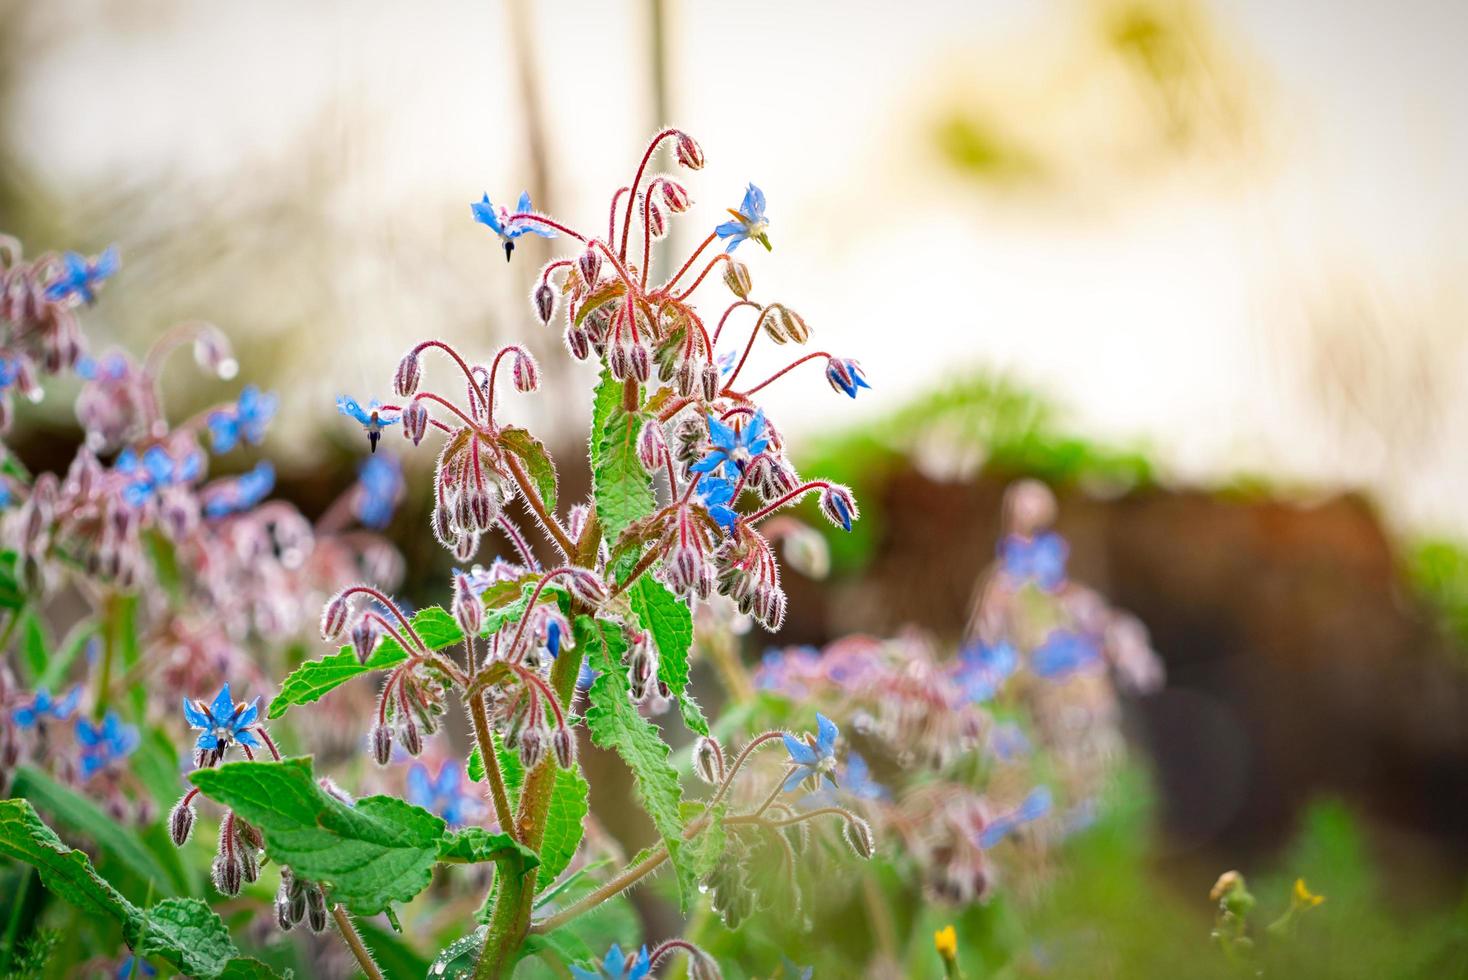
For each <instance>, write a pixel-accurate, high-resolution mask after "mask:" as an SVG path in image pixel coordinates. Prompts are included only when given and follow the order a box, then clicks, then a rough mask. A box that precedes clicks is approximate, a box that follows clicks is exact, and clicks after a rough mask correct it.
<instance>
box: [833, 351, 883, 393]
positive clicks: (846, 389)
mask: <svg viewBox="0 0 1468 980" xmlns="http://www.w3.org/2000/svg"><path fill="white" fill-rule="evenodd" d="M826 380H827V381H829V382H830V383H831V387H832V388H834V389H836V390H837V391H839V392H841V393H842V394H844V395H847V396H848V397H850V398H855V397H856V393H857V391H858V390H859V389H861V388H866V389H869V390H870V388H871V387H872V386H871V385H869V384H867V377H866V375H865V374H864V373H863V372H862V369H861V365H860V364H858V363H856V362H855V361H853V360H852V359H851V358H849V357H847V358H841V357H832V358H828V359H827V361H826Z"/></svg>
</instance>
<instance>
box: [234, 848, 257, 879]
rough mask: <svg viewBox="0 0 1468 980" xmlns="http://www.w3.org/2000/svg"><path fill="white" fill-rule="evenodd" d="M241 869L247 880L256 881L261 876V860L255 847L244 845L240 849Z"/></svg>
mask: <svg viewBox="0 0 1468 980" xmlns="http://www.w3.org/2000/svg"><path fill="white" fill-rule="evenodd" d="M238 854H239V859H240V871H241V872H242V874H243V875H244V879H245V881H248V882H254V881H258V880H259V878H260V862H259V860H258V859H256V857H255V849H254V848H253V847H243V848H241V849H240V850H239V852H238Z"/></svg>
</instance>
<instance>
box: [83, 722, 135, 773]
mask: <svg viewBox="0 0 1468 980" xmlns="http://www.w3.org/2000/svg"><path fill="white" fill-rule="evenodd" d="M76 740H77V742H79V743H80V744H81V747H82V756H81V763H82V779H91V778H92V776H93V775H95V774H96V773H97V772H98V771H99V770H101V769H105V768H106V767H107V766H109V765H111V764H112V763H114V762H116V761H118V760H119V759H125V758H127V756H128V755H130V754H131V753H132V751H133V750H134V749H136V748H137V747H138V730H137V729H136V728H134V727H133V726H132V725H125V724H123V722H122V719H121V718H118V717H117V713H116V712H115V711H109V712H107V715H106V716H105V717H104V718H103V719H102V724H100V725H93V724H92V723H91V722H89V721H87V719H85V718H78V719H77V720H76Z"/></svg>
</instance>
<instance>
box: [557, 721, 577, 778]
mask: <svg viewBox="0 0 1468 980" xmlns="http://www.w3.org/2000/svg"><path fill="white" fill-rule="evenodd" d="M551 749H552V751H554V752H555V754H556V765H558V766H560V767H561V768H562V769H570V768H571V767H572V766H574V765H576V736H575V735H573V734H571V729H569V728H566V727H565V726H561V727H559V728H557V729H556V730H555V731H554V732H552V733H551Z"/></svg>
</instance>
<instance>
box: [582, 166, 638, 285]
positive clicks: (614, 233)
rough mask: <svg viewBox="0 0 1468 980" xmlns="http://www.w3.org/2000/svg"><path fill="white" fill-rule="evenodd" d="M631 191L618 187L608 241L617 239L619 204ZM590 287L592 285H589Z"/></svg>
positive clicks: (608, 228)
mask: <svg viewBox="0 0 1468 980" xmlns="http://www.w3.org/2000/svg"><path fill="white" fill-rule="evenodd" d="M631 189H632V188H630V187H618V188H617V193H615V194H613V195H612V208H611V213H610V214H608V215H607V241H611V240H612V239H613V238H616V237H617V202H618V201H620V200H621V199H622V195H623V194H626V193H627V192H628V191H630V190H631ZM588 285H590V284H589V283H588Z"/></svg>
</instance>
